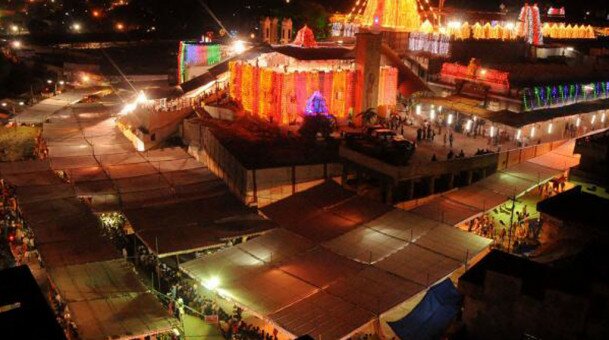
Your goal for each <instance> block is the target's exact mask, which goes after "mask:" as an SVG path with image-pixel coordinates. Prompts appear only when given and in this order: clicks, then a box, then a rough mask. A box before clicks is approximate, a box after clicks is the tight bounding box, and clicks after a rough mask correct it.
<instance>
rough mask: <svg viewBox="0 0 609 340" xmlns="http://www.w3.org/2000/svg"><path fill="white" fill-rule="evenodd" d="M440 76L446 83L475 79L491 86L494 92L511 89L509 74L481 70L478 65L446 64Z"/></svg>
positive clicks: (487, 69) (492, 70)
mask: <svg viewBox="0 0 609 340" xmlns="http://www.w3.org/2000/svg"><path fill="white" fill-rule="evenodd" d="M440 76H441V77H442V79H443V80H444V81H452V80H455V79H467V80H472V79H475V80H476V81H478V82H482V83H485V84H487V85H489V86H490V87H491V88H492V90H493V91H494V92H500V93H503V92H506V91H508V90H509V89H510V82H509V72H503V71H499V70H494V69H489V68H480V67H479V66H477V65H472V64H471V63H470V65H469V66H465V65H461V64H459V63H444V64H442V70H441V71H440Z"/></svg>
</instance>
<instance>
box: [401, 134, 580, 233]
mask: <svg viewBox="0 0 609 340" xmlns="http://www.w3.org/2000/svg"><path fill="white" fill-rule="evenodd" d="M574 147H575V140H571V141H569V142H567V143H565V144H564V145H562V146H560V147H558V148H556V149H554V150H553V151H551V152H549V153H547V154H544V155H542V156H539V157H536V158H533V159H530V160H528V161H525V162H522V163H519V164H516V165H514V166H512V167H510V168H508V169H505V170H501V171H498V172H496V173H495V174H493V175H491V176H489V177H486V178H484V179H482V180H480V181H479V182H476V183H474V184H472V185H470V186H468V187H464V188H460V189H458V190H454V191H450V192H448V193H445V194H442V195H440V196H438V197H437V198H434V199H432V200H431V201H428V202H426V203H424V204H421V205H419V206H416V207H415V208H413V209H411V210H410V211H411V212H413V213H415V214H418V215H420V216H423V217H427V218H430V219H435V220H440V221H442V222H444V223H448V224H451V225H454V226H461V227H464V225H465V223H466V222H467V221H469V220H471V219H473V218H475V217H478V216H482V215H483V214H486V213H490V214H491V215H492V216H493V217H494V218H495V221H496V222H497V223H498V224H497V225H499V221H503V223H504V224H505V225H506V226H509V223H510V220H509V216H508V217H506V214H508V213H507V212H506V211H505V209H502V208H501V207H502V206H504V205H506V204H507V205H508V206H509V207H510V213H509V214H508V215H511V204H510V203H508V201H509V199H510V197H514V196H515V197H518V199H519V201H520V203H518V204H517V205H516V207H517V208H516V210H517V211H522V208H523V207H524V206H525V205H526V206H527V209H528V211H529V212H530V213H531V215H533V214H534V213H535V212H536V210H535V209H534V206H535V204H536V202H537V201H538V200H539V198H540V197H539V195H538V194H537V193H536V192H533V191H531V190H532V189H534V188H536V187H537V186H539V185H540V184H543V183H546V182H547V181H549V180H550V179H552V178H554V177H557V176H561V175H563V174H564V173H565V171H567V170H568V169H570V168H571V167H573V166H576V165H577V164H579V157H578V155H574V153H573V150H574ZM498 207H499V208H498Z"/></svg>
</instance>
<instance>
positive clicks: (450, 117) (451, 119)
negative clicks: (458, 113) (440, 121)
mask: <svg viewBox="0 0 609 340" xmlns="http://www.w3.org/2000/svg"><path fill="white" fill-rule="evenodd" d="M452 123H453V114H452V113H449V114H448V120H447V121H446V124H448V125H451V124H452Z"/></svg>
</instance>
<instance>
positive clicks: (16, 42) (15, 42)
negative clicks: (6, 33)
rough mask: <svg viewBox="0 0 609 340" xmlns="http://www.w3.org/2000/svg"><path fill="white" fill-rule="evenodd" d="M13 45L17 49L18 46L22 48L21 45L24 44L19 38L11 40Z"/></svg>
mask: <svg viewBox="0 0 609 340" xmlns="http://www.w3.org/2000/svg"><path fill="white" fill-rule="evenodd" d="M11 46H12V47H13V48H15V49H17V48H21V46H22V45H21V41H19V40H13V41H12V42H11Z"/></svg>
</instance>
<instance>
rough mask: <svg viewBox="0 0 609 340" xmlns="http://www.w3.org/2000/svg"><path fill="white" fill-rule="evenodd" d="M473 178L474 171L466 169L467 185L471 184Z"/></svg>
mask: <svg viewBox="0 0 609 340" xmlns="http://www.w3.org/2000/svg"><path fill="white" fill-rule="evenodd" d="M473 179H474V171H473V170H468V171H467V180H466V182H467V185H471V184H472V180H473Z"/></svg>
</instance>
